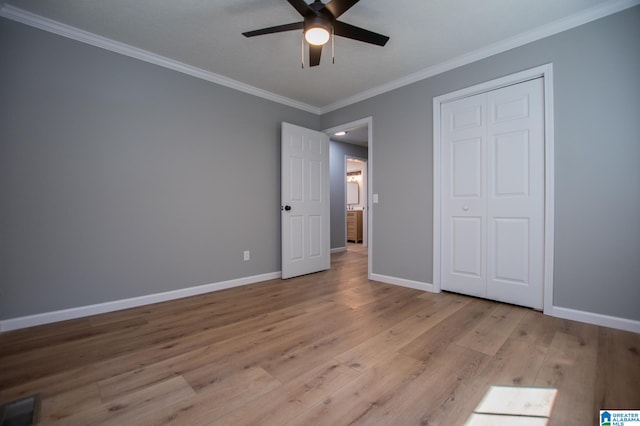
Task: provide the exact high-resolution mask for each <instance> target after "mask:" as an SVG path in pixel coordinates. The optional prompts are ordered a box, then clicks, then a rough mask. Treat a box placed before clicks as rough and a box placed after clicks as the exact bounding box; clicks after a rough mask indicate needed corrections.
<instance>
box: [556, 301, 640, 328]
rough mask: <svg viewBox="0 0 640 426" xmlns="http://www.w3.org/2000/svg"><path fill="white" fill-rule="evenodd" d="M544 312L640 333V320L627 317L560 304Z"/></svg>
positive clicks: (558, 316)
mask: <svg viewBox="0 0 640 426" xmlns="http://www.w3.org/2000/svg"><path fill="white" fill-rule="evenodd" d="M544 313H545V314H546V315H549V316H552V317H556V318H562V319H568V320H573V321H580V322H586V323H587V324H594V325H600V326H602V327H610V328H617V329H618V330H625V331H630V332H632V333H640V321H635V320H630V319H626V318H618V317H612V316H609V315H603V314H596V313H593V312H586V311H578V310H576V309H570V308H563V307H560V306H552V307H551V309H548V310H545V312H544Z"/></svg>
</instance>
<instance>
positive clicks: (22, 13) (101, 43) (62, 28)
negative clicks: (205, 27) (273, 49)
mask: <svg viewBox="0 0 640 426" xmlns="http://www.w3.org/2000/svg"><path fill="white" fill-rule="evenodd" d="M0 16H2V17H4V18H7V19H11V20H13V21H16V22H20V23H22V24H25V25H29V26H31V27H35V28H39V29H41V30H44V31H48V32H50V33H53V34H57V35H60V36H63V37H67V38H70V39H73V40H76V41H80V42H82V43H86V44H89V45H92V46H96V47H100V48H102V49H105V50H109V51H112V52H116V53H120V54H122V55H125V56H129V57H131V58H135V59H139V60H141V61H145V62H148V63H151V64H154V65H158V66H161V67H164V68H168V69H171V70H174V71H178V72H180V73H183V74H187V75H190V76H192V77H196V78H199V79H202V80H206V81H210V82H212V83H216V84H220V85H222V86H226V87H229V88H232V89H235V90H238V91H240V92H244V93H248V94H250V95H254V96H258V97H260V98H264V99H267V100H270V101H273V102H277V103H280V104H283V105H286V106H290V107H293V108H296V109H299V110H303V111H307V112H311V113H313V114H320V109H319V108H318V107H315V106H313V105H309V104H305V103H303V102H299V101H296V100H293V99H290V98H287V97H284V96H280V95H277V94H275V93H272V92H268V91H266V90H262V89H260V88H257V87H254V86H251V85H249V84H245V83H242V82H240V81H237V80H233V79H231V78H228V77H225V76H222V75H219V74H215V73H212V72H210V71H207V70H203V69H202V68H197V67H194V66H191V65H188V64H185V63H182V62H179V61H176V60H173V59H171V58H167V57H165V56H161V55H158V54H155V53H152V52H149V51H147V50H143V49H139V48H137V47H134V46H130V45H128V44H124V43H120V42H118V41H115V40H111V39H109V38H106V37H102V36H99V35H97V34H94V33H91V32H88V31H84V30H81V29H79V28H75V27H72V26H70V25H67V24H63V23H61V22H58V21H54V20H53V19H49V18H45V17H43V16H40V15H36V14H35V13H31V12H27V11H26V10H23V9H20V8H17V7H15V6H11V5H8V4H5V5H3V6H2V7H1V8H0Z"/></svg>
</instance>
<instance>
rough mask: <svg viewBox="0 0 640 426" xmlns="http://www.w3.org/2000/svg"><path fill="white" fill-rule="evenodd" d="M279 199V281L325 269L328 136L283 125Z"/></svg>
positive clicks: (327, 207)
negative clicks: (280, 238)
mask: <svg viewBox="0 0 640 426" xmlns="http://www.w3.org/2000/svg"><path fill="white" fill-rule="evenodd" d="M281 197H282V212H281V215H282V278H290V277H295V276H298V275H303V274H309V273H312V272H317V271H321V270H324V269H328V268H329V266H330V256H329V232H330V230H329V138H328V136H327V135H325V134H324V133H321V132H316V131H315V130H310V129H305V128H303V127H299V126H294V125H292V124H289V123H282V194H281ZM286 207H288V209H287V208H286Z"/></svg>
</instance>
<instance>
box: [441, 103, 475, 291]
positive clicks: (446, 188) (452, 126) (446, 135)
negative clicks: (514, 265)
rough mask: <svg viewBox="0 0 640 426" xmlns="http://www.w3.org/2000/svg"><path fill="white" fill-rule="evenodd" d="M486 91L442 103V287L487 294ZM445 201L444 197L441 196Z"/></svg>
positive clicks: (450, 289)
mask: <svg viewBox="0 0 640 426" xmlns="http://www.w3.org/2000/svg"><path fill="white" fill-rule="evenodd" d="M485 109H486V107H485V105H484V96H482V95H480V96H472V97H470V98H465V99H461V100H460V101H457V102H456V103H455V105H454V104H445V105H443V111H442V120H443V126H442V131H443V143H444V144H445V146H443V149H442V199H443V203H442V212H443V216H442V217H443V224H446V225H444V226H443V228H442V241H443V248H442V283H441V286H442V289H443V290H449V291H455V292H459V293H465V294H470V295H473V296H482V297H484V295H485V293H486V284H485V283H486V279H485V275H486V274H485V270H486V267H485V263H486V262H485V259H484V251H485V247H486V218H485V217H484V215H483V214H482V213H481V212H483V211H484V210H485V207H484V204H485V198H486V197H485V195H484V191H483V188H484V186H486V183H485V180H486V177H485V176H486V168H485V167H483V163H484V162H485V161H486V159H485V155H486V154H485V152H486V149H485V144H486V136H485V131H484V129H485V128H486V125H485V124H484V120H485V118H484V117H485V115H486V114H485ZM445 200H446V201H445Z"/></svg>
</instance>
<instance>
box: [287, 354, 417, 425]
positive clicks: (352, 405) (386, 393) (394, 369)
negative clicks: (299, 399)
mask: <svg viewBox="0 0 640 426" xmlns="http://www.w3.org/2000/svg"><path fill="white" fill-rule="evenodd" d="M424 371H425V366H424V363H422V362H419V361H416V360H414V359H412V358H409V357H407V356H404V355H401V354H398V355H397V356H396V357H394V358H392V359H391V360H389V362H385V363H381V364H377V365H375V366H373V367H372V368H370V369H368V370H367V371H365V372H364V373H363V374H362V375H361V376H360V377H358V378H357V379H356V380H354V381H352V382H351V383H349V384H347V385H346V386H344V387H343V388H341V389H339V390H338V391H337V392H335V393H333V394H331V395H330V396H329V397H327V398H326V399H325V400H323V401H320V402H319V403H317V404H316V405H314V406H313V407H311V409H309V410H308V411H306V412H304V413H302V414H301V415H299V416H298V417H296V418H295V419H293V420H292V421H291V422H289V424H291V425H350V424H358V422H360V421H361V419H364V418H366V417H367V413H369V412H370V411H371V410H373V409H375V408H376V407H378V406H380V405H384V404H385V403H386V402H387V401H389V400H390V399H391V398H393V395H394V394H395V392H397V391H398V389H401V388H402V387H403V386H404V385H405V384H406V383H408V382H410V381H411V380H413V379H415V377H417V376H418V375H420V374H421V373H423V372H424ZM377 420H378V419H376V421H377ZM377 424H380V425H383V424H384V423H377Z"/></svg>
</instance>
